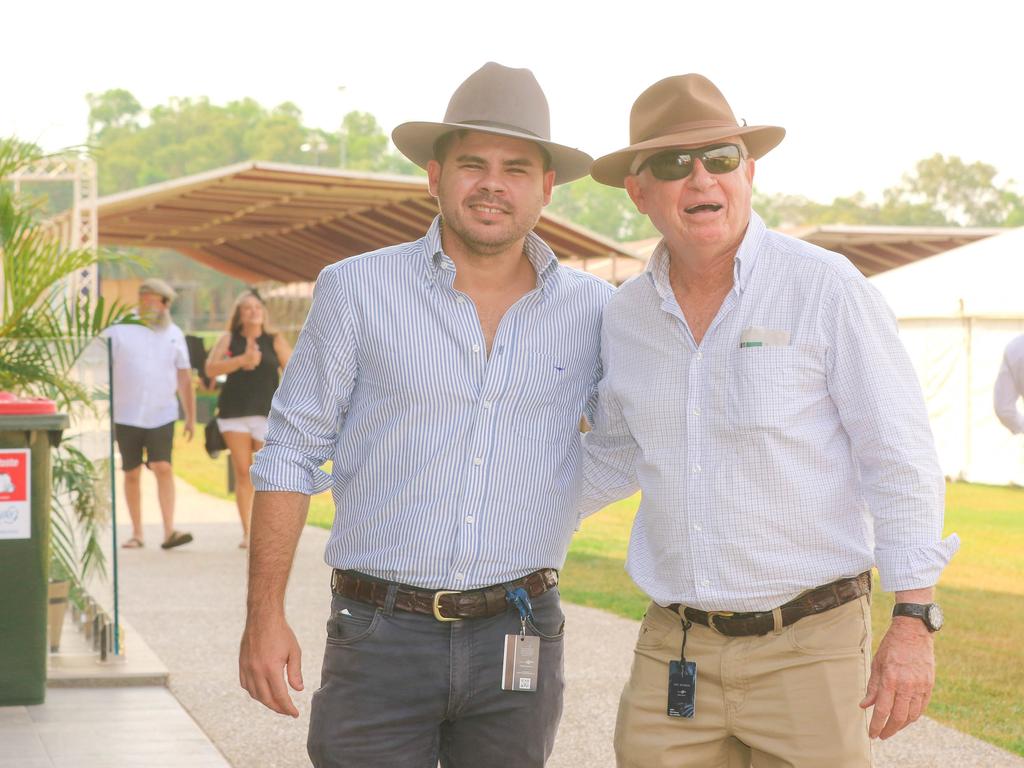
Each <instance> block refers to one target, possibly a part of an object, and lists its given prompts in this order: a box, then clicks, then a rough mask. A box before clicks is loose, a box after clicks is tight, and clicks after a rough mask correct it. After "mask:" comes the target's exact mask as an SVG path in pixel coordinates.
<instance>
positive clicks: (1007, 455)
mask: <svg viewBox="0 0 1024 768" xmlns="http://www.w3.org/2000/svg"><path fill="white" fill-rule="evenodd" d="M871 282H872V283H873V284H874V285H875V287H877V288H878V289H879V290H880V291H881V292H882V294H883V295H884V296H885V298H886V300H887V301H888V302H889V306H891V307H892V310H893V312H894V313H895V315H896V317H897V319H898V320H899V324H900V336H901V338H902V339H903V343H904V344H905V345H906V347H907V350H908V351H909V353H910V357H911V359H912V360H913V362H914V367H915V369H916V370H917V375H918V377H919V378H920V380H921V385H922V387H923V389H924V393H925V399H926V401H927V404H928V414H929V416H930V418H931V423H932V430H933V431H934V433H935V440H936V443H937V446H938V452H939V460H940V461H941V463H942V469H943V472H944V473H945V474H946V476H947V477H951V478H955V479H961V480H968V481H970V482H976V483H991V484H995V485H1007V484H1010V483H1014V484H1017V485H1024V440H1022V439H1021V437H1020V436H1014V435H1011V434H1010V433H1009V432H1008V431H1007V430H1006V429H1005V428H1004V427H1003V425H1002V424H1000V423H999V420H998V419H996V416H995V412H994V411H993V407H992V385H993V383H994V382H995V378H996V373H997V372H998V370H999V365H1000V363H1001V362H1002V355H1003V349H1004V348H1005V347H1006V344H1007V343H1008V342H1009V341H1010V339H1012V338H1013V337H1014V336H1016V335H1018V334H1022V333H1024V227H1022V228H1020V229H1012V230H1008V231H1007V232H1006V233H1004V234H1000V235H996V236H994V237H989V238H986V239H984V240H979V241H977V242H974V243H970V244H968V245H964V246H961V247H959V248H954V249H953V250H950V251H946V252H945V253H940V254H938V255H936V256H932V257H930V258H927V259H922V260H921V261H917V262H914V263H912V264H908V265H906V266H903V267H899V268H897V269H893V270H890V271H888V272H883V273H881V274H878V275H875V276H874V277H872V278H871Z"/></svg>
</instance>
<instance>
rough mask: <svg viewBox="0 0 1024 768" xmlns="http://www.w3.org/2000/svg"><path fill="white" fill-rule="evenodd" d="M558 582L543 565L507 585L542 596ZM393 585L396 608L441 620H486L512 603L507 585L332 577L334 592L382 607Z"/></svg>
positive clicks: (338, 573) (346, 573)
mask: <svg viewBox="0 0 1024 768" xmlns="http://www.w3.org/2000/svg"><path fill="white" fill-rule="evenodd" d="M557 585H558V571H556V570H555V569H554V568H542V569H541V570H539V571H534V572H533V573H531V574H528V575H527V576H524V577H523V578H521V579H516V580H515V581H511V582H509V584H508V586H509V587H511V588H512V589H516V588H517V587H522V588H523V589H525V590H526V594H528V595H529V596H530V597H537V596H538V595H542V594H544V593H545V592H547V591H548V590H549V589H551V588H552V587H555V586H557ZM392 586H396V587H398V590H397V592H396V595H395V608H397V609H398V610H400V611H412V612H413V613H425V614H427V615H428V616H433V617H434V618H435V619H437V620H438V621H458V620H459V619H483V618H487V617H490V616H497V615H498V614H500V613H504V612H505V611H506V610H507V609H508V607H509V602H508V601H507V600H505V594H506V592H505V585H504V584H495V585H494V586H493V587H481V588H480V589H470V590H467V591H465V592H456V591H454V590H450V589H439V590H433V589H420V588H418V587H410V586H408V585H407V584H396V583H395V582H391V581H382V580H381V579H375V578H373V577H372V576H367V575H365V574H362V573H358V572H357V571H339V570H337V569H335V571H334V573H333V575H332V576H331V591H332V592H333V593H334V594H336V595H341V596H342V597H347V598H349V599H350V600H356V601H358V602H360V603H367V604H369V605H376V606H379V607H382V608H383V607H384V606H385V605H386V603H387V600H388V590H389V589H390V588H391V587H392Z"/></svg>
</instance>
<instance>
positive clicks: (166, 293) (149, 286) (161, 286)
mask: <svg viewBox="0 0 1024 768" xmlns="http://www.w3.org/2000/svg"><path fill="white" fill-rule="evenodd" d="M139 293H140V294H141V293H155V294H156V295H157V296H161V297H163V298H165V299H167V301H174V300H175V299H176V298H177V297H178V294H177V293H176V292H175V291H174V289H173V288H171V286H169V285H168V284H167V283H165V282H164V281H163V280H161V279H160V278H159V277H147V278H146V279H145V280H143V281H142V284H141V285H140V286H139Z"/></svg>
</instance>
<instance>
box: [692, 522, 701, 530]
mask: <svg viewBox="0 0 1024 768" xmlns="http://www.w3.org/2000/svg"><path fill="white" fill-rule="evenodd" d="M693 530H695V531H699V530H701V527H700V525H699V524H695V525H694V526H693Z"/></svg>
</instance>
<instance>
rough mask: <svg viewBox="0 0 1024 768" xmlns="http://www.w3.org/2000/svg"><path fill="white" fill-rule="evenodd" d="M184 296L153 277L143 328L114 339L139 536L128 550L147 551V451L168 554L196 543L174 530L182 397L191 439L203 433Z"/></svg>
mask: <svg viewBox="0 0 1024 768" xmlns="http://www.w3.org/2000/svg"><path fill="white" fill-rule="evenodd" d="M175 296H176V294H175V292H174V289H173V288H171V287H170V286H169V285H168V284H167V283H165V282H164V281H163V280H158V279H157V278H149V279H148V280H145V281H143V283H142V285H140V286H139V310H138V315H139V319H141V320H142V324H124V325H116V326H114V327H112V328H109V329H107V331H106V333H105V334H104V335H105V336H106V337H107V338H108V339H110V345H111V355H112V358H113V363H114V380H113V400H114V403H113V404H114V429H115V434H116V436H117V445H118V448H119V449H120V451H121V469H122V470H124V495H125V501H126V502H127V504H128V514H129V515H130V516H131V519H132V536H131V538H130V539H128V540H127V541H126V542H124V544H123V545H122V546H124V547H126V548H128V549H138V548H140V547H142V546H144V543H145V540H144V538H143V533H142V493H141V488H140V481H141V479H142V464H143V457H142V454H143V449H145V452H146V458H145V464H146V466H147V467H149V469H150V470H152V472H153V474H154V475H155V476H156V484H157V494H158V497H159V500H160V512H161V515H162V516H163V524H164V540H163V543H162V544H161V545H160V546H161V547H163V548H164V549H171V548H173V547H178V546H181V545H182V544H188V543H189V542H190V541H192V534H190V533H184V532H182V531H176V530H175V529H174V472H173V470H172V468H171V448H172V444H173V442H174V422H175V421H176V420H177V418H178V398H180V399H181V403H182V406H183V408H184V410H185V437H186V438H187V439H188V440H191V439H192V434H193V432H194V430H195V416H196V399H195V391H194V390H193V388H192V375H191V365H190V364H189V359H188V348H187V347H186V345H185V336H184V335H183V334H182V332H181V329H180V328H178V326H176V325H175V324H174V323H173V322H172V321H171V302H172V301H174V298H175Z"/></svg>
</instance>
